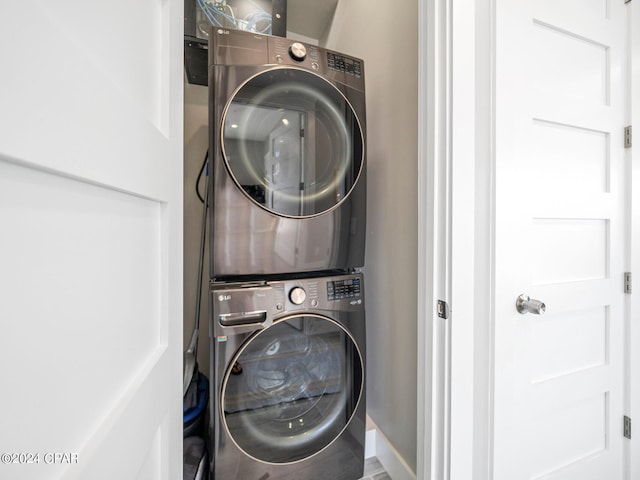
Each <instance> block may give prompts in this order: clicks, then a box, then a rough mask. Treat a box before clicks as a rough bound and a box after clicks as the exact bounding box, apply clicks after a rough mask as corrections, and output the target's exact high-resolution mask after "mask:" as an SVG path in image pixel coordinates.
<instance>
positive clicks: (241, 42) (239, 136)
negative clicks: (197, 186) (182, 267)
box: [209, 28, 366, 280]
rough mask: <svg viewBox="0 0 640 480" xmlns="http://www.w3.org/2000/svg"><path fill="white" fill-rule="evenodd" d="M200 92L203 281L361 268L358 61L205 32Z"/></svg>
mask: <svg viewBox="0 0 640 480" xmlns="http://www.w3.org/2000/svg"><path fill="white" fill-rule="evenodd" d="M209 89H210V90H209V102H210V105H209V107H210V108H209V112H210V126H211V127H210V135H209V137H210V145H209V152H210V156H209V158H210V164H211V165H212V169H211V170H212V171H211V174H210V182H211V192H212V193H211V195H210V202H211V203H210V206H211V208H210V212H211V223H210V225H211V237H210V238H211V241H210V246H211V247H210V248H211V250H210V261H211V268H210V272H211V277H212V278H213V279H223V280H224V279H230V278H233V277H242V276H245V277H246V276H255V277H257V278H265V277H266V276H268V275H274V274H290V273H301V272H318V271H329V270H352V269H354V268H358V267H362V266H363V264H364V250H365V227H366V224H365V223H366V222H365V220H366V178H365V177H366V168H365V167H366V149H365V139H366V133H365V130H366V126H365V88H364V64H363V62H362V60H360V59H357V58H354V57H350V56H347V55H344V54H340V53H338V52H334V51H330V50H326V49H323V48H319V47H317V46H313V45H305V44H303V43H300V42H294V41H292V40H289V39H286V38H281V37H272V36H267V35H259V34H254V33H250V32H244V31H238V30H229V29H222V28H213V29H212V31H211V35H210V44H209Z"/></svg>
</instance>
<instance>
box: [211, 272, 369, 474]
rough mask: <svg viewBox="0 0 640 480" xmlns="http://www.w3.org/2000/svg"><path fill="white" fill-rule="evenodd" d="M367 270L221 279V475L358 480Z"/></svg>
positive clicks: (214, 322)
mask: <svg viewBox="0 0 640 480" xmlns="http://www.w3.org/2000/svg"><path fill="white" fill-rule="evenodd" d="M362 282H363V279H362V275H360V274H349V275H340V276H329V277H326V276H325V277H315V278H303V279H287V280H277V281H269V282H254V283H222V284H215V283H214V284H212V285H213V286H212V289H211V291H210V302H211V309H210V312H212V315H211V318H210V322H211V325H210V327H211V328H210V332H211V335H210V337H211V338H210V340H211V348H212V351H211V372H212V374H211V375H212V377H213V378H212V381H211V384H210V385H211V402H210V409H211V410H210V417H211V419H212V421H211V422H210V423H211V427H210V428H211V437H210V440H211V473H212V478H213V479H214V480H229V479H236V478H237V479H242V480H265V479H269V480H285V479H286V480H305V479H309V480H311V479H313V480H322V479H328V480H329V479H330V480H356V479H359V478H361V477H362V474H363V465H364V442H365V409H366V405H365V403H366V402H365V373H364V372H365V310H364V285H363V283H362Z"/></svg>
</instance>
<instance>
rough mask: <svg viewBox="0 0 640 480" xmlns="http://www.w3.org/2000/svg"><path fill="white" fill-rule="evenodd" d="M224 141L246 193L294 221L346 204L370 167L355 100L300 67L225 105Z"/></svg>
mask: <svg viewBox="0 0 640 480" xmlns="http://www.w3.org/2000/svg"><path fill="white" fill-rule="evenodd" d="M221 135H222V151H223V156H224V159H225V162H226V164H227V168H228V170H229V172H230V173H231V176H232V177H233V179H234V181H235V182H236V184H237V185H238V186H239V188H241V189H242V191H244V193H245V194H246V195H247V196H248V197H249V198H251V199H252V200H253V201H254V202H255V203H257V204H258V205H260V206H261V207H263V208H265V209H267V210H269V211H271V212H273V213H276V214H278V215H283V216H287V217H307V216H314V215H318V214H321V213H323V212H326V211H328V210H330V209H332V208H334V207H335V206H336V205H338V204H340V203H341V202H342V201H343V200H344V199H345V198H346V197H347V196H348V195H349V193H350V191H351V190H352V188H353V187H354V185H355V184H356V182H357V180H358V177H359V175H360V171H361V169H362V165H363V155H364V145H363V144H364V139H363V136H362V131H361V129H360V125H359V122H358V119H357V117H356V115H355V113H354V112H353V109H352V107H351V105H350V104H349V102H348V101H347V100H346V98H345V97H344V95H342V93H340V91H339V90H338V89H337V88H335V87H334V86H333V85H331V84H330V83H329V82H328V81H326V80H324V79H323V78H322V77H320V76H318V75H315V74H313V73H310V72H307V71H305V70H300V69H296V68H277V69H274V70H269V71H267V72H265V73H261V74H259V75H256V76H254V77H252V78H250V79H249V80H248V81H246V82H245V83H244V84H243V85H242V86H241V87H240V88H239V89H238V90H237V92H236V93H235V95H234V96H233V98H232V99H231V101H230V102H229V104H228V105H227V106H226V109H225V112H224V115H223V122H222V132H221Z"/></svg>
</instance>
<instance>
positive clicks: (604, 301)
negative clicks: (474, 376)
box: [493, 0, 630, 480]
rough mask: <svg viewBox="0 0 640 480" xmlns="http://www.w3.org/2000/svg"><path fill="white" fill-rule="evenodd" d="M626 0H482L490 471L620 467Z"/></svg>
mask: <svg viewBox="0 0 640 480" xmlns="http://www.w3.org/2000/svg"><path fill="white" fill-rule="evenodd" d="M627 8H628V7H627V6H626V5H625V4H624V2H623V1H615V2H611V1H607V0H588V1H586V0H568V1H563V2H557V1H553V0H537V1H529V0H500V1H498V2H496V39H495V41H496V57H495V61H496V84H495V92H496V99H495V101H496V105H495V108H496V110H495V118H496V124H495V135H496V137H495V138H496V143H495V155H496V160H495V161H496V164H495V168H496V178H495V182H496V184H495V185H496V197H495V204H496V231H495V250H496V266H495V277H496V292H495V295H496V296H495V299H496V300H495V358H494V362H495V363H494V365H495V378H494V381H495V396H494V414H495V418H494V422H495V423H494V428H495V430H494V458H493V470H494V478H495V479H496V480H519V479H543V478H544V479H549V480H550V479H554V480H556V479H576V480H577V479H580V480H589V479H593V480H601V479H604V478H606V479H608V480H616V479H622V478H625V477H623V475H624V470H625V466H624V465H625V462H626V459H625V453H624V451H625V450H624V443H623V442H624V441H625V440H624V437H623V416H624V415H625V408H624V407H625V394H626V383H625V354H626V351H625V345H626V344H625V338H626V335H627V333H628V332H627V330H626V327H627V323H626V318H627V317H626V316H627V315H628V310H627V308H626V303H625V302H626V298H628V296H627V297H625V293H624V272H625V268H627V267H626V265H627V262H628V251H629V247H630V246H629V244H628V242H627V236H628V233H629V232H628V231H627V230H626V225H627V223H626V218H627V217H626V215H627V214H628V212H627V211H626V208H627V205H626V203H625V200H626V198H627V195H628V194H629V191H628V187H627V183H626V181H625V178H626V172H627V169H628V165H627V163H626V161H627V160H626V159H627V152H628V151H626V150H625V148H624V127H625V125H626V120H627V117H626V115H627V111H626V105H627V102H628V97H627V96H628V90H627V87H628V85H627V55H628V52H627V51H626V50H627V48H628V47H627V23H626V18H627V17H626V16H627V13H628V12H627ZM521 294H525V295H527V296H529V297H530V298H531V299H536V300H540V301H541V302H543V303H544V304H545V305H546V311H544V313H542V314H535V313H524V314H521V313H518V311H517V309H516V299H517V298H518V296H519V295H521ZM529 305H530V307H531V310H536V309H537V307H539V305H538V306H536V305H535V304H531V303H530V304H529ZM524 306H525V307H526V305H524Z"/></svg>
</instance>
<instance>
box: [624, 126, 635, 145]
mask: <svg viewBox="0 0 640 480" xmlns="http://www.w3.org/2000/svg"><path fill="white" fill-rule="evenodd" d="M631 135H632V131H631V125H629V126H628V127H624V148H631V144H632V143H633V142H632V140H633V139H632V137H631Z"/></svg>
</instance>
